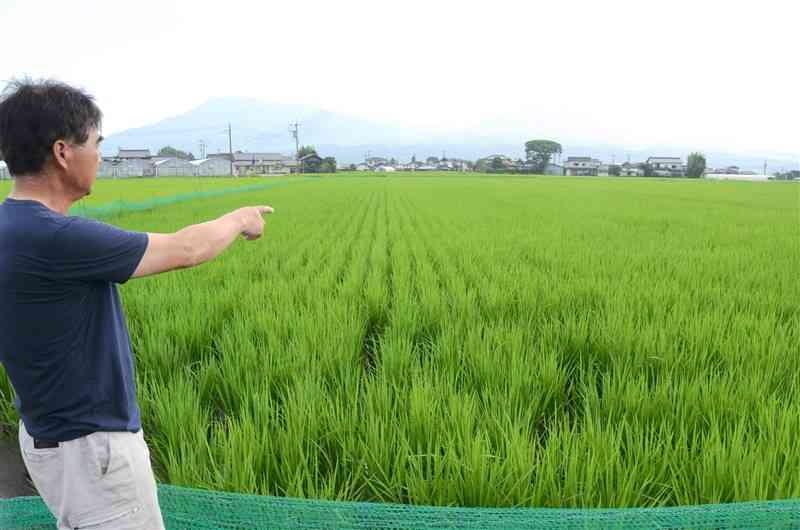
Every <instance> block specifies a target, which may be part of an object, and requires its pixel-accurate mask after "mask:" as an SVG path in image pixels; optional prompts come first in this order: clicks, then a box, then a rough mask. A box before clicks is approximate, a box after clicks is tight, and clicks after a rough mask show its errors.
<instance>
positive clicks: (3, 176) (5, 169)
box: [0, 160, 11, 180]
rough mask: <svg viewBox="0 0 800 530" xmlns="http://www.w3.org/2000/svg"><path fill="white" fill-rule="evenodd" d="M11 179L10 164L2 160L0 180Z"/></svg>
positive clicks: (0, 162) (0, 161) (0, 163)
mask: <svg viewBox="0 0 800 530" xmlns="http://www.w3.org/2000/svg"><path fill="white" fill-rule="evenodd" d="M8 178H11V173H9V172H8V164H6V163H5V162H4V161H2V160H0V180H3V179H8Z"/></svg>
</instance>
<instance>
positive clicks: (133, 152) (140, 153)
mask: <svg viewBox="0 0 800 530" xmlns="http://www.w3.org/2000/svg"><path fill="white" fill-rule="evenodd" d="M150 156H151V155H150V149H121V148H120V150H119V154H118V155H117V158H150Z"/></svg>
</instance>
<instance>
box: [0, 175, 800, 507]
mask: <svg viewBox="0 0 800 530" xmlns="http://www.w3.org/2000/svg"><path fill="white" fill-rule="evenodd" d="M255 203H267V204H271V205H273V206H274V207H275V208H276V213H275V214H274V215H273V216H270V218H269V219H268V229H267V235H266V236H265V239H264V240H262V241H259V242H255V243H250V242H248V243H244V242H242V243H237V244H236V246H235V248H233V249H232V250H231V251H230V252H229V253H227V254H225V255H224V256H223V257H221V258H219V259H218V260H216V261H215V262H213V263H210V264H207V265H204V266H201V267H199V268H196V269H192V270H188V271H182V272H177V273H170V274H167V275H163V276H159V277H155V278H150V279H145V280H139V281H134V282H131V283H129V284H128V285H126V286H125V287H124V288H123V296H124V299H125V304H126V308H127V312H128V316H129V320H130V328H131V334H132V338H133V341H134V347H135V350H136V355H137V366H138V381H139V396H140V401H141V405H142V408H143V411H142V412H143V419H144V421H145V433H146V436H147V438H148V441H149V443H150V444H151V447H152V454H153V458H154V460H155V462H156V470H157V474H158V476H159V479H160V480H162V481H166V482H169V483H173V484H178V485H186V486H193V487H203V488H209V489H224V490H229V491H240V492H247V493H259V494H271V495H287V496H299V497H313V498H326V499H353V500H370V501H393V502H406V503H416V504H434V505H450V504H453V505H462V506H580V507H596V506H653V505H673V504H695V503H710V502H728V501H744V500H753V499H776V498H788V497H797V496H800V474H799V473H797V470H798V469H800V442H798V441H797V436H796V433H797V432H800V394H798V390H796V389H798V388H800V386H798V385H800V359H799V358H798V355H797V354H798V353H799V352H798V349H799V348H798V344H799V343H800V310H798V307H797V302H796V301H797V299H798V295H800V287H798V282H797V273H798V271H800V252H798V250H799V249H798V244H799V243H800V218H798V211H800V210H798V207H799V206H800V197H799V196H798V191H797V190H796V188H794V187H792V186H791V185H780V184H775V185H771V184H769V185H763V184H761V185H759V184H747V183H710V182H685V181H684V182H677V181H666V180H638V179H637V180H619V179H567V178H453V177H443V178H415V177H412V176H409V175H406V176H399V177H391V178H363V177H361V178H332V177H326V178H324V179H320V180H315V181H310V182H304V183H297V184H296V185H292V186H286V187H282V188H279V189H275V190H268V191H265V192H259V193H248V194H242V195H233V196H226V197H222V198H218V199H215V200H204V201H198V202H195V203H190V204H188V203H187V204H185V205H180V206H176V207H171V208H163V209H156V210H153V211H151V212H147V213H138V214H132V215H123V216H120V217H118V218H116V219H114V222H117V223H119V224H121V225H124V226H127V227H130V228H133V229H140V230H150V231H168V230H174V229H177V228H180V227H181V226H183V225H185V224H188V223H192V222H197V221H200V220H205V219H207V218H209V217H212V216H215V215H219V214H221V213H224V212H225V211H227V210H230V209H232V208H234V207H236V206H238V205H243V204H255ZM2 379H3V378H0V381H2ZM2 384H3V383H0V385H2ZM0 391H2V392H3V393H4V395H6V396H7V395H8V393H9V389H8V387H7V386H0ZM7 402H8V400H4V401H3V403H4V406H5V408H4V409H2V414H3V417H4V418H5V419H6V421H8V422H13V420H14V417H13V411H11V410H10V408H8V407H7V406H6V405H7Z"/></svg>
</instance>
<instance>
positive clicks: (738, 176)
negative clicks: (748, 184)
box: [705, 173, 771, 182]
mask: <svg viewBox="0 0 800 530" xmlns="http://www.w3.org/2000/svg"><path fill="white" fill-rule="evenodd" d="M770 177H771V175H756V174H742V173H706V174H705V178H706V179H708V180H749V181H753V182H766V181H768V180H769V178H770Z"/></svg>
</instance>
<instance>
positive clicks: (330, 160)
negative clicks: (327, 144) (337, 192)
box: [319, 156, 336, 173]
mask: <svg viewBox="0 0 800 530" xmlns="http://www.w3.org/2000/svg"><path fill="white" fill-rule="evenodd" d="M319 171H320V173H336V159H335V158H334V157H332V156H326V157H325V158H323V159H322V163H321V164H320V165H319Z"/></svg>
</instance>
